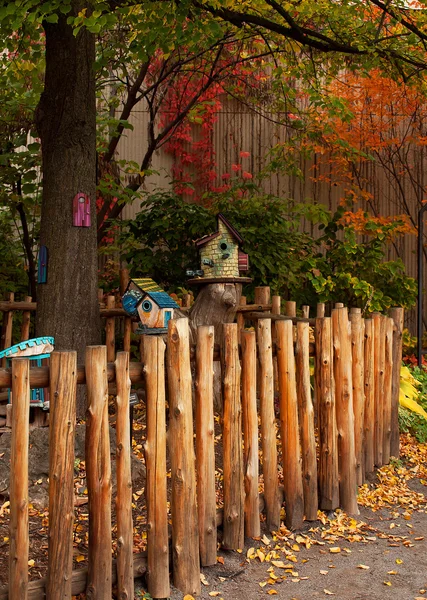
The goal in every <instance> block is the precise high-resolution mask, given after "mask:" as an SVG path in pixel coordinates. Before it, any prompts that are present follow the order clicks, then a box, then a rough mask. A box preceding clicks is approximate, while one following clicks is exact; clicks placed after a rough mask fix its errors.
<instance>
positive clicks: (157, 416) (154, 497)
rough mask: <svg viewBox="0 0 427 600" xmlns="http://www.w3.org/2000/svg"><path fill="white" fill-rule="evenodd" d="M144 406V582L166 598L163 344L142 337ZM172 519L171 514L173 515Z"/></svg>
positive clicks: (167, 550)
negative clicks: (145, 511)
mask: <svg viewBox="0 0 427 600" xmlns="http://www.w3.org/2000/svg"><path fill="white" fill-rule="evenodd" d="M142 340H143V345H144V362H145V367H144V373H145V390H146V395H147V397H146V406H147V441H146V444H145V460H146V466H147V480H146V485H147V491H146V498H147V525H148V530H147V580H148V591H149V593H150V595H151V596H152V597H153V598H168V597H169V596H170V584H169V543H168V506H167V483H166V481H167V479H166V390H165V343H164V341H163V339H162V338H161V337H159V336H150V335H144V336H142ZM174 516H175V515H174Z"/></svg>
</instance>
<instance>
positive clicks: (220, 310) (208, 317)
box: [188, 283, 242, 345]
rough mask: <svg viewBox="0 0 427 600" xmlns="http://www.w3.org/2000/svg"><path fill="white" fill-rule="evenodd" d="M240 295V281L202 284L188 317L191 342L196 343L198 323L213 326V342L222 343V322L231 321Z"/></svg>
mask: <svg viewBox="0 0 427 600" xmlns="http://www.w3.org/2000/svg"><path fill="white" fill-rule="evenodd" d="M241 295H242V284H241V283H209V284H206V285H204V286H203V287H202V288H201V290H200V292H199V294H198V295H197V298H196V301H195V302H194V304H193V306H192V308H191V310H190V313H189V315H188V317H189V324H190V335H191V342H192V343H193V344H195V343H196V339H197V328H198V327H199V326H200V325H213V326H214V327H215V344H220V345H221V344H222V338H223V329H222V326H223V324H224V323H233V321H234V318H235V316H236V310H237V307H238V306H239V302H240V297H241Z"/></svg>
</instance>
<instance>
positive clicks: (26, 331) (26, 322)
mask: <svg viewBox="0 0 427 600" xmlns="http://www.w3.org/2000/svg"><path fill="white" fill-rule="evenodd" d="M31 300H32V297H31V296H26V297H25V302H31ZM30 326H31V311H30V310H24V312H23V313H22V325H21V341H22V342H25V341H26V340H28V339H29V338H30Z"/></svg>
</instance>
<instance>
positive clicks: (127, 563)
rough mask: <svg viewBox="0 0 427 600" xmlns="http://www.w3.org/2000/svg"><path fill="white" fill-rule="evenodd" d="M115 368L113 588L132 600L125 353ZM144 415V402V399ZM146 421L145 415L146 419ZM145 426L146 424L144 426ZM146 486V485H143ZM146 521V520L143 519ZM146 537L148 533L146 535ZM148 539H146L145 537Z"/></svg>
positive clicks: (131, 542) (123, 598) (129, 444)
mask: <svg viewBox="0 0 427 600" xmlns="http://www.w3.org/2000/svg"><path fill="white" fill-rule="evenodd" d="M115 367H116V386H117V394H116V473H117V494H116V521H117V591H118V597H119V598H120V599H121V600H133V597H134V583H133V521H132V475H131V454H130V448H131V439H130V422H129V400H130V378H129V354H128V353H127V352H119V353H118V354H117V357H116V361H115ZM147 415H148V402H147ZM147 421H148V418H147ZM147 427H148V425H147ZM147 488H148V486H147ZM147 520H148V519H147ZM148 537H149V533H148V535H147V538H148ZM147 541H148V539H147Z"/></svg>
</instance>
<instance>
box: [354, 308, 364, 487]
mask: <svg viewBox="0 0 427 600" xmlns="http://www.w3.org/2000/svg"><path fill="white" fill-rule="evenodd" d="M350 323H351V355H352V366H353V370H352V379H353V410H354V450H355V454H356V480H357V485H362V483H363V481H364V479H365V460H364V453H363V445H364V442H363V431H364V413H365V391H364V374H363V367H364V342H365V339H364V338H365V328H364V323H363V319H362V311H361V310H360V308H352V309H351V314H350Z"/></svg>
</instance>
